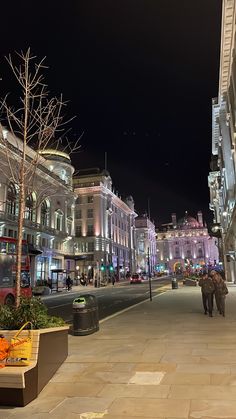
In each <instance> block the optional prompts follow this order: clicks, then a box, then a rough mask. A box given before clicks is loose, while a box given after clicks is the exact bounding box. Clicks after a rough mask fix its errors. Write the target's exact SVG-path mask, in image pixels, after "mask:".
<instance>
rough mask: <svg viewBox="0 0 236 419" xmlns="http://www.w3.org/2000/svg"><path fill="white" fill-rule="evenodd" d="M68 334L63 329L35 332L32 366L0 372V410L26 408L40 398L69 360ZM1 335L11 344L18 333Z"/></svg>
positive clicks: (7, 331)
mask: <svg viewBox="0 0 236 419" xmlns="http://www.w3.org/2000/svg"><path fill="white" fill-rule="evenodd" d="M68 330H69V326H63V327H53V328H49V329H40V330H33V331H32V337H33V353H32V364H31V365H30V366H27V367H15V366H6V367H4V368H2V369H0V406H25V405H27V404H28V403H29V402H31V401H32V400H34V399H35V398H36V397H37V396H38V394H39V393H40V391H41V390H42V389H43V388H44V386H45V385H46V384H47V383H48V382H49V380H50V379H51V378H52V377H53V375H54V374H55V372H56V371H57V370H58V368H59V367H60V366H61V364H62V363H63V362H64V361H65V359H66V358H67V356H68ZM0 332H1V334H3V335H4V336H5V337H6V338H7V339H9V340H10V339H11V337H13V335H14V334H15V333H16V331H14V330H1V331H0ZM26 333H27V332H26V331H24V333H23V332H22V334H21V336H24V334H26Z"/></svg>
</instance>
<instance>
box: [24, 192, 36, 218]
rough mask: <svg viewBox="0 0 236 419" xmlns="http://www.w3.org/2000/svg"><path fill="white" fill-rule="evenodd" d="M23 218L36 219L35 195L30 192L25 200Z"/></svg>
mask: <svg viewBox="0 0 236 419" xmlns="http://www.w3.org/2000/svg"><path fill="white" fill-rule="evenodd" d="M25 219H26V220H30V221H36V208H35V196H34V195H33V194H30V195H28V196H27V198H26V201H25Z"/></svg>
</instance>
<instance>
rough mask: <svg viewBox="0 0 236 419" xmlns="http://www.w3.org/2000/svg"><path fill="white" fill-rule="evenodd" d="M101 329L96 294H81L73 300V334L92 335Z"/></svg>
mask: <svg viewBox="0 0 236 419" xmlns="http://www.w3.org/2000/svg"><path fill="white" fill-rule="evenodd" d="M98 329H99V318H98V304H97V299H96V297H95V296H94V295H91V294H84V295H80V296H78V297H77V298H75V299H74V301H73V334H74V335H75V336H84V335H90V334H91V333H94V332H96V331H97V330H98Z"/></svg>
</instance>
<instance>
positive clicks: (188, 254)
mask: <svg viewBox="0 0 236 419" xmlns="http://www.w3.org/2000/svg"><path fill="white" fill-rule="evenodd" d="M186 256H187V258H188V259H189V258H191V257H192V255H191V250H190V249H187V252H186Z"/></svg>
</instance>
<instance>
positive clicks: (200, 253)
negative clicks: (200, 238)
mask: <svg viewBox="0 0 236 419" xmlns="http://www.w3.org/2000/svg"><path fill="white" fill-rule="evenodd" d="M198 257H199V258H202V257H203V252H202V249H201V248H199V249H198Z"/></svg>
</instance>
